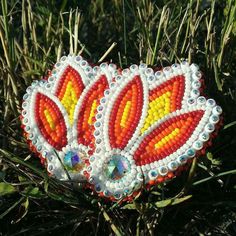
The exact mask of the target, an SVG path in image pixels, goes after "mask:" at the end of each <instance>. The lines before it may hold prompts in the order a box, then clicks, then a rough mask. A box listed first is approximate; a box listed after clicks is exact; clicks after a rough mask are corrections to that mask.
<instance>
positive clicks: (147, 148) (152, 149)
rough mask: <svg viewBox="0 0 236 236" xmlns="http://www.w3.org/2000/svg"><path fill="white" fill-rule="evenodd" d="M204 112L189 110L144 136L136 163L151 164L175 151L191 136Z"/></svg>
mask: <svg viewBox="0 0 236 236" xmlns="http://www.w3.org/2000/svg"><path fill="white" fill-rule="evenodd" d="M203 114H204V112H203V111H193V112H189V113H187V114H182V115H179V116H176V117H173V118H171V119H169V120H167V121H165V122H164V123H163V124H161V125H160V126H158V127H157V128H156V129H154V131H152V132H151V133H150V134H149V135H147V136H146V137H145V138H144V140H143V141H142V142H141V144H140V146H139V148H138V149H137V150H136V152H135V154H134V160H135V162H136V164H137V165H139V166H140V165H145V164H149V163H152V162H154V161H158V160H161V159H163V158H165V157H166V156H168V155H170V154H172V153H174V152H175V151H176V150H177V149H178V148H180V147H181V146H182V145H184V143H185V142H186V141H187V140H188V139H189V138H190V136H191V135H192V133H193V131H194V130H195V128H196V127H197V125H198V123H199V122H200V120H201V118H202V116H203Z"/></svg>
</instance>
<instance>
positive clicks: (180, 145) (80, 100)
mask: <svg viewBox="0 0 236 236" xmlns="http://www.w3.org/2000/svg"><path fill="white" fill-rule="evenodd" d="M202 80H203V78H202V74H201V72H200V71H199V68H198V66H197V65H195V64H191V65H189V64H188V63H187V62H186V61H184V62H182V63H181V64H174V65H172V66H171V67H165V68H163V69H162V70H159V71H156V72H154V71H153V69H152V68H148V67H147V65H145V64H140V65H139V66H138V65H131V66H130V67H129V68H127V69H124V70H121V69H117V68H116V66H115V65H114V64H107V63H102V64H101V65H100V66H94V67H91V66H90V65H89V64H88V62H87V61H85V60H84V59H83V58H82V57H80V56H73V55H69V56H68V57H66V56H63V57H62V58H61V60H60V62H58V63H56V65H55V67H54V69H53V70H52V72H51V75H50V76H49V77H48V79H47V80H41V81H34V82H33V83H32V85H31V86H30V87H28V88H27V90H26V92H27V93H26V94H25V95H24V97H23V100H24V101H23V103H22V107H23V109H22V124H23V128H24V131H25V136H26V138H27V139H28V140H29V142H30V145H31V148H32V149H33V150H34V151H35V152H36V153H38V154H39V156H40V158H41V160H42V162H45V165H46V167H47V170H48V172H49V174H51V175H52V176H54V177H56V178H58V179H60V180H68V178H69V179H72V180H75V181H81V180H84V179H87V180H88V183H89V185H90V187H91V188H92V189H94V191H96V192H97V193H98V194H99V195H100V196H105V197H109V198H110V199H111V200H114V201H117V200H120V199H123V200H129V199H130V198H131V197H133V196H135V195H136V194H137V193H138V192H139V191H140V190H141V188H142V187H144V186H146V187H148V186H150V185H154V184H158V183H159V182H163V181H165V180H167V179H170V178H172V177H174V176H175V175H176V174H177V172H179V171H180V170H181V169H182V168H183V166H184V164H186V163H187V162H188V161H191V159H192V158H193V157H194V156H197V155H200V154H202V153H203V152H204V149H205V148H206V147H207V145H208V143H209V140H210V139H211V138H212V133H213V132H215V131H216V130H217V127H218V126H219V123H220V122H219V121H220V114H221V113H222V109H221V107H219V106H217V105H216V103H215V101H214V100H213V99H208V100H207V99H206V98H205V97H204V96H202V95H201V92H202V86H201V84H202ZM45 160H46V161H45Z"/></svg>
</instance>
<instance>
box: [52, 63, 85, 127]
mask: <svg viewBox="0 0 236 236" xmlns="http://www.w3.org/2000/svg"><path fill="white" fill-rule="evenodd" d="M83 90H84V84H83V81H82V78H81V76H80V74H79V73H78V71H76V70H75V69H74V68H72V67H71V66H67V67H66V69H65V71H64V73H63V74H62V76H61V77H60V80H59V81H58V84H57V88H56V91H55V95H56V97H58V98H59V100H60V101H61V103H62V105H63V106H64V107H65V109H66V111H67V113H68V115H69V119H70V123H71V124H72V123H73V117H74V116H73V115H74V110H75V106H76V104H77V101H78V99H79V97H80V95H81V93H82V92H83Z"/></svg>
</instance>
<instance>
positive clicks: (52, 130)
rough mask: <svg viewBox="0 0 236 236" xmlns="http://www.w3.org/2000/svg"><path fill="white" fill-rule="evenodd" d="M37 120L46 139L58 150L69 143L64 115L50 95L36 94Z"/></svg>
mask: <svg viewBox="0 0 236 236" xmlns="http://www.w3.org/2000/svg"><path fill="white" fill-rule="evenodd" d="M35 98H36V99H35V121H36V124H37V126H38V129H39V131H40V133H41V134H42V136H43V137H44V138H45V140H46V141H47V142H48V143H49V144H50V145H51V146H53V147H54V148H55V149H57V150H61V149H62V148H63V147H64V146H66V145H67V137H66V134H67V132H66V125H65V121H64V117H63V115H62V113H61V111H60V109H59V108H58V106H57V105H56V103H55V102H54V101H53V100H52V99H50V98H49V97H48V96H46V95H44V94H42V93H39V92H38V93H37V94H36V96H35Z"/></svg>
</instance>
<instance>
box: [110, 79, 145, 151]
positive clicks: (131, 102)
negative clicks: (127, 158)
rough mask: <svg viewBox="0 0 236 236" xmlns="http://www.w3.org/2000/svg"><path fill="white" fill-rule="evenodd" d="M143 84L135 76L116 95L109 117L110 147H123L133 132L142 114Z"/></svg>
mask: <svg viewBox="0 0 236 236" xmlns="http://www.w3.org/2000/svg"><path fill="white" fill-rule="evenodd" d="M142 108H143V85H142V81H141V78H140V76H138V75H137V76H135V77H134V79H133V80H131V81H130V82H129V83H128V84H127V85H126V86H125V87H124V88H123V89H122V91H121V92H120V94H119V95H118V96H117V98H116V100H115V102H114V104H113V109H112V111H111V114H110V118H109V127H108V132H109V141H110V145H111V147H112V148H120V149H123V148H124V147H125V146H126V145H127V143H128V141H129V140H130V138H131V137H132V135H133V133H134V132H135V130H136V128H137V126H138V124H139V122H140V117H141V114H142Z"/></svg>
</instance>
